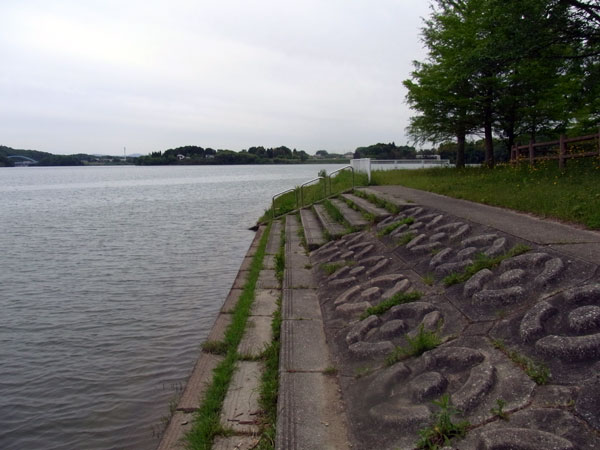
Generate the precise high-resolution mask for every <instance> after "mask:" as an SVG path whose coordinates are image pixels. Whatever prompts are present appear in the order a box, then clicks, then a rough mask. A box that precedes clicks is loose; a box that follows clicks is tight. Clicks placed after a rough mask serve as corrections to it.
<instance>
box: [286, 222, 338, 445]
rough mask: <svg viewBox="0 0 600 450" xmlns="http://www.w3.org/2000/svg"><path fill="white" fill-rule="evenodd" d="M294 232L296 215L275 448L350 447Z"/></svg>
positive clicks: (289, 244) (289, 237) (289, 228)
mask: <svg viewBox="0 0 600 450" xmlns="http://www.w3.org/2000/svg"><path fill="white" fill-rule="evenodd" d="M298 230H299V224H298V221H297V220H296V217H295V216H288V217H287V220H286V248H285V262H286V264H285V277H284V286H283V289H284V296H283V304H282V318H283V323H282V329H281V353H280V370H279V400H278V403H277V411H278V413H277V437H276V443H275V448H277V449H278V450H309V449H324V450H343V449H349V448H350V444H349V442H348V440H347V435H346V425H345V414H344V411H343V409H342V406H341V401H340V398H339V387H338V384H337V379H336V377H335V376H332V375H331V374H328V373H327V369H328V368H329V367H331V361H330V357H329V351H328V349H327V344H326V342H325V333H324V330H323V321H322V317H321V312H320V308H319V303H318V300H317V296H316V285H315V281H314V278H313V276H312V274H311V271H310V270H309V269H307V267H309V266H308V264H309V258H308V256H307V255H306V254H305V250H304V248H302V245H301V243H300V238H299V237H298Z"/></svg>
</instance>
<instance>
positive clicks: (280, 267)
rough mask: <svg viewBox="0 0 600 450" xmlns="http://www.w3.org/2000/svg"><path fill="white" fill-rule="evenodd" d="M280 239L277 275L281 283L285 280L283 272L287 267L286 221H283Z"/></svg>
mask: <svg viewBox="0 0 600 450" xmlns="http://www.w3.org/2000/svg"><path fill="white" fill-rule="evenodd" d="M279 239H280V240H279V250H278V251H277V253H276V254H275V276H276V277H277V281H279V284H280V285H281V283H282V282H283V272H284V269H285V253H284V252H285V221H283V222H282V226H281V235H280V238H279Z"/></svg>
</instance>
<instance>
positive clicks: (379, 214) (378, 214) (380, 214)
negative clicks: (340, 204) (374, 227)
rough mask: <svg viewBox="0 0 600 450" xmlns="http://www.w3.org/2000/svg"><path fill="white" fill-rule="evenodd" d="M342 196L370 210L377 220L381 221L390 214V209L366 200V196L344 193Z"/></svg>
mask: <svg viewBox="0 0 600 450" xmlns="http://www.w3.org/2000/svg"><path fill="white" fill-rule="evenodd" d="M342 197H344V198H345V199H346V200H350V201H351V202H352V203H354V204H355V205H356V206H358V207H359V208H360V209H362V210H364V211H366V212H368V213H369V214H372V215H373V216H374V217H375V221H376V222H379V221H380V220H383V219H385V218H386V217H389V216H390V212H389V211H387V210H386V209H383V208H380V207H379V206H375V205H374V204H373V203H371V202H370V201H368V200H365V199H364V198H361V197H358V196H356V195H353V194H342Z"/></svg>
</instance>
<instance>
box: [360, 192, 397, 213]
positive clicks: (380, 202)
mask: <svg viewBox="0 0 600 450" xmlns="http://www.w3.org/2000/svg"><path fill="white" fill-rule="evenodd" d="M353 193H354V195H356V196H357V197H361V198H364V199H365V200H368V201H370V202H371V203H373V204H374V205H376V206H378V207H380V208H383V209H385V210H387V211H388V212H390V213H392V214H398V213H399V212H400V209H399V208H398V207H397V206H396V205H394V204H393V203H390V202H388V201H387V200H384V199H382V198H379V197H377V196H376V195H373V194H367V193H365V192H362V191H357V190H355V191H354V192H353Z"/></svg>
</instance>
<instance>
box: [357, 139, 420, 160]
mask: <svg viewBox="0 0 600 450" xmlns="http://www.w3.org/2000/svg"><path fill="white" fill-rule="evenodd" d="M416 155H417V150H416V149H415V148H414V147H411V146H408V145H401V146H399V147H398V146H396V144H395V143H394V142H390V143H389V144H382V143H378V144H374V145H369V146H368V147H358V148H357V149H356V150H355V151H354V157H355V158H373V159H414V158H415V157H416Z"/></svg>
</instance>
